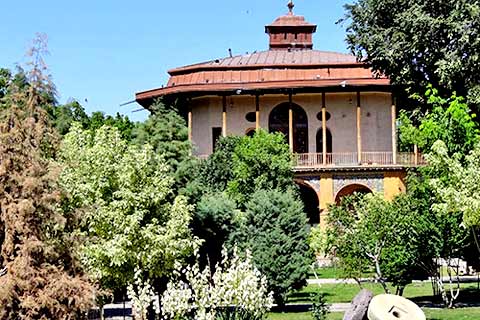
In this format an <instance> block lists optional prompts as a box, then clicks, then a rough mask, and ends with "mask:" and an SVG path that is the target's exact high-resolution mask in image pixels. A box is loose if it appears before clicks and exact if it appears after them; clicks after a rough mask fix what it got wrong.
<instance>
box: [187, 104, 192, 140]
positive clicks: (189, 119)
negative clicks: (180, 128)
mask: <svg viewBox="0 0 480 320" xmlns="http://www.w3.org/2000/svg"><path fill="white" fill-rule="evenodd" d="M187 105H188V106H187V108H188V141H190V142H192V101H191V99H188V100H187Z"/></svg>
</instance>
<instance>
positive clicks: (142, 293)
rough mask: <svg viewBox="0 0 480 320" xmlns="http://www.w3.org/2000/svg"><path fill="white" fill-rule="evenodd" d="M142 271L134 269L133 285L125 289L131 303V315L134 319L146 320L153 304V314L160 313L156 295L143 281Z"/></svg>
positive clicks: (148, 284)
mask: <svg viewBox="0 0 480 320" xmlns="http://www.w3.org/2000/svg"><path fill="white" fill-rule="evenodd" d="M142 274H143V272H142V270H140V269H136V270H135V275H134V279H135V280H134V283H131V284H129V285H128V287H127V295H128V298H129V299H130V300H131V301H132V314H133V316H134V317H135V319H139V320H147V315H148V308H149V307H150V305H152V304H154V309H155V313H156V314H159V313H160V305H159V303H158V302H159V301H158V295H157V294H156V293H155V291H154V290H153V287H152V286H151V285H150V283H148V282H146V281H143V279H142Z"/></svg>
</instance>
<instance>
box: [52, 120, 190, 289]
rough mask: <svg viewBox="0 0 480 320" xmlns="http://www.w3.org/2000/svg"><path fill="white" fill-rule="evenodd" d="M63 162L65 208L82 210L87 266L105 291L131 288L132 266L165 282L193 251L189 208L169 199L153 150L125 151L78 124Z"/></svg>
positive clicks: (108, 130)
mask: <svg viewBox="0 0 480 320" xmlns="http://www.w3.org/2000/svg"><path fill="white" fill-rule="evenodd" d="M60 159H61V164H62V165H63V166H64V170H63V172H62V175H61V177H60V178H61V179H60V182H61V184H62V186H63V188H64V189H65V190H66V191H67V192H68V193H69V194H70V195H71V199H72V201H71V203H70V205H71V206H72V207H84V208H85V213H84V224H85V229H84V231H85V235H86V237H87V238H86V241H85V246H84V250H83V259H84V263H85V265H86V266H87V267H88V270H89V271H90V272H91V274H92V275H93V276H94V277H95V278H96V279H98V280H99V281H100V282H101V284H102V285H103V286H105V287H107V288H117V287H124V286H126V285H127V284H130V283H133V281H134V272H135V269H136V268H140V269H141V270H142V271H143V272H144V278H145V279H150V280H152V281H155V280H158V279H160V278H162V277H166V276H169V275H170V274H171V272H172V270H173V268H174V263H175V261H182V259H184V258H185V257H187V256H189V255H190V254H191V253H192V250H193V249H194V248H195V246H196V243H197V241H196V240H195V239H193V237H192V235H191V232H190V230H189V228H188V226H189V223H190V220H191V212H192V207H191V206H189V205H188V204H187V202H186V199H185V198H184V197H180V196H178V197H175V198H174V199H173V200H171V199H172V198H173V197H172V195H171V188H172V185H173V183H174V180H173V177H172V176H171V175H169V173H168V171H169V169H168V166H167V165H166V164H165V161H164V160H163V159H162V157H161V156H160V155H158V154H156V153H155V152H154V151H153V149H152V147H150V146H149V145H145V146H143V147H138V146H134V145H128V144H127V142H126V141H125V140H123V139H122V138H121V136H120V133H119V132H118V130H117V129H116V128H112V127H107V126H104V127H102V128H100V129H98V130H96V131H89V130H83V129H82V128H81V127H80V126H79V125H78V124H75V125H74V126H73V127H72V130H71V131H70V132H69V133H68V134H67V135H66V136H65V138H64V141H63V145H62V148H61V153H60ZM154 284H155V283H154Z"/></svg>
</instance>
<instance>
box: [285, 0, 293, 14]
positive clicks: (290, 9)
mask: <svg viewBox="0 0 480 320" xmlns="http://www.w3.org/2000/svg"><path fill="white" fill-rule="evenodd" d="M287 6H288V11H289V13H288V14H289V15H293V8H294V7H295V5H294V4H293V1H292V0H290V1H289V2H288V5H287Z"/></svg>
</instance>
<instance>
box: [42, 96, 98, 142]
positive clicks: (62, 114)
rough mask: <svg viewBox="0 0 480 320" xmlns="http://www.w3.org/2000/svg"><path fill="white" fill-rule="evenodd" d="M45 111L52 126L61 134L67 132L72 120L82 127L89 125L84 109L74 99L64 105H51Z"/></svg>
mask: <svg viewBox="0 0 480 320" xmlns="http://www.w3.org/2000/svg"><path fill="white" fill-rule="evenodd" d="M47 111H48V112H49V114H50V117H51V119H52V123H53V125H54V127H55V128H56V129H57V131H58V133H60V134H61V135H65V134H67V133H68V131H69V130H70V127H71V126H72V124H73V123H74V122H78V123H80V124H81V125H82V127H83V128H88V127H89V125H90V118H89V117H88V115H87V113H86V112H85V109H83V107H82V105H80V103H78V102H77V101H75V100H73V101H71V102H68V103H67V104H65V105H61V106H51V107H50V108H49V109H48V110H47Z"/></svg>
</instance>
